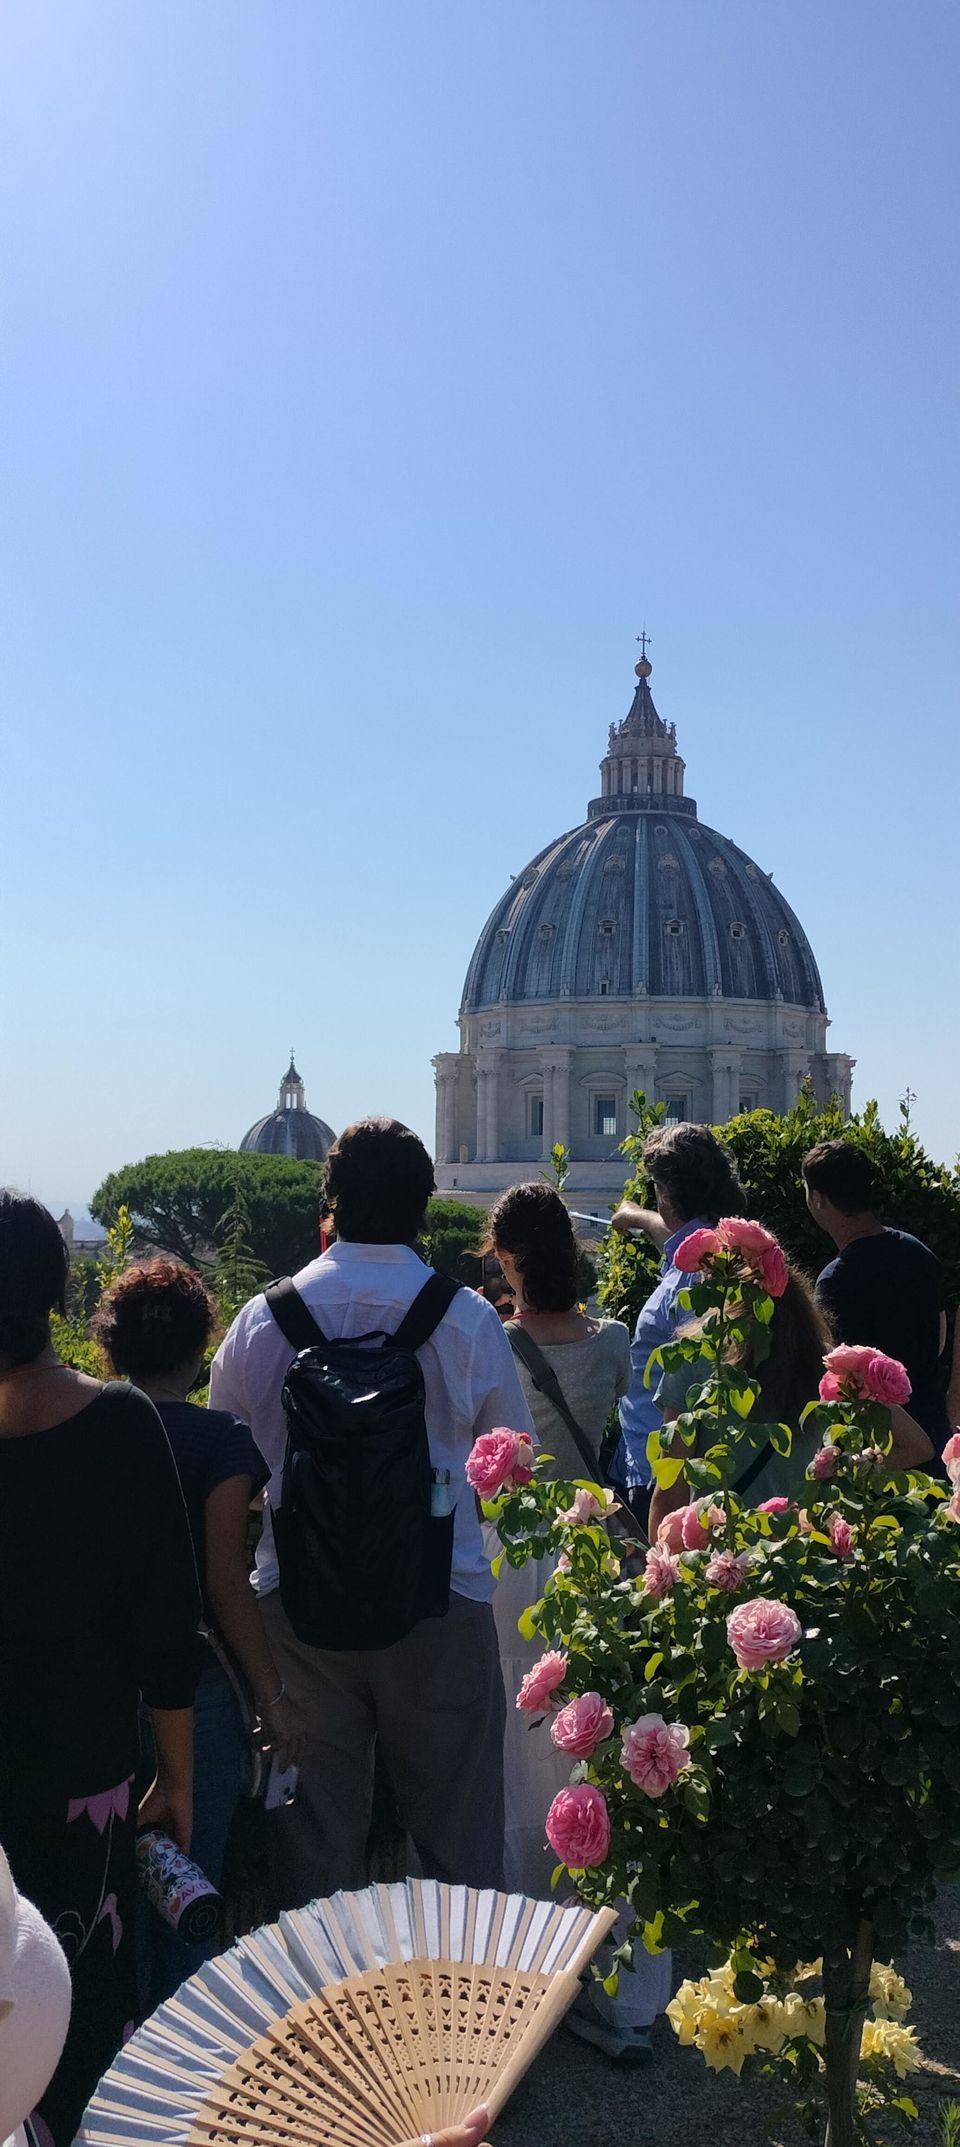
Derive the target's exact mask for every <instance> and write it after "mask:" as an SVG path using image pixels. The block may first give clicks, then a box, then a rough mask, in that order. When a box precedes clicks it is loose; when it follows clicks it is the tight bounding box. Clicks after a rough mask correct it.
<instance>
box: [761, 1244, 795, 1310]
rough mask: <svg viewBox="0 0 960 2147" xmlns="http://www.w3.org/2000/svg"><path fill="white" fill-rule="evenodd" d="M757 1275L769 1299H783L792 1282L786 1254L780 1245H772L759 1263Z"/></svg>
mask: <svg viewBox="0 0 960 2147" xmlns="http://www.w3.org/2000/svg"><path fill="white" fill-rule="evenodd" d="M757 1273H758V1275H759V1277H760V1280H761V1282H762V1284H763V1287H764V1289H765V1290H766V1293H767V1296H768V1297H782V1296H783V1293H784V1290H785V1289H786V1287H787V1283H788V1282H789V1280H790V1269H789V1267H788V1266H787V1259H786V1254H785V1253H784V1252H783V1251H782V1250H781V1248H780V1246H779V1245H771V1246H770V1248H769V1251H768V1252H765V1253H764V1254H763V1257H762V1259H761V1260H760V1261H759V1262H758V1265H757Z"/></svg>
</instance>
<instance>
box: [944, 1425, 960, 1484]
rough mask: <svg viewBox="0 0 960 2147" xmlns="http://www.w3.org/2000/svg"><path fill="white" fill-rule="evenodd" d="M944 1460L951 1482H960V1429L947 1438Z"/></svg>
mask: <svg viewBox="0 0 960 2147" xmlns="http://www.w3.org/2000/svg"><path fill="white" fill-rule="evenodd" d="M943 1461H944V1467H945V1468H946V1471H947V1475H948V1476H949V1478H950V1481H951V1483H952V1484H955V1483H960V1431H955V1432H954V1433H953V1434H952V1436H951V1437H950V1438H949V1439H948V1440H947V1443H946V1446H945V1447H944V1449H943Z"/></svg>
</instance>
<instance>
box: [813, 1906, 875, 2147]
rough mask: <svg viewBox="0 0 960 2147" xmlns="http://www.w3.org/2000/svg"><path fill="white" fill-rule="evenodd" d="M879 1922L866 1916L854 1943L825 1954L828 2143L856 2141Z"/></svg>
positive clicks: (837, 2146)
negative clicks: (863, 2046)
mask: <svg viewBox="0 0 960 2147" xmlns="http://www.w3.org/2000/svg"><path fill="white" fill-rule="evenodd" d="M872 1957H873V1925H872V1924H870V1923H865V1922H863V1921H862V1920H861V1922H860V1923H858V1925H857V1930H856V1935H855V1938H854V1941H853V1947H852V1949H850V1948H848V1947H846V1946H835V1947H834V1948H833V1949H832V1950H831V1951H830V1952H827V1951H825V1952H824V1956H823V1993H824V1999H825V2001H826V2015H827V2039H826V2048H825V2051H824V2057H825V2061H826V2085H827V2129H826V2133H825V2135H824V2147H855V2141H856V2136H857V2133H856V2126H857V2070H858V2066H859V2063H860V2041H861V2037H862V2035H863V2022H864V2016H865V2014H866V2010H867V2000H868V1996H869V1990H870V1963H871V1960H872Z"/></svg>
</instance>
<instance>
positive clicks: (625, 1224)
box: [610, 1200, 670, 1252]
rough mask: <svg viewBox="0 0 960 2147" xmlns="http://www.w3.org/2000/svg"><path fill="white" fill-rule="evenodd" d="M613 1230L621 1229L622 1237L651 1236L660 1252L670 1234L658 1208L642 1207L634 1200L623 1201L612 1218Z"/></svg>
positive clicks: (611, 1225) (611, 1226)
mask: <svg viewBox="0 0 960 2147" xmlns="http://www.w3.org/2000/svg"><path fill="white" fill-rule="evenodd" d="M610 1228H611V1230H619V1232H620V1235H621V1237H636V1236H643V1237H648V1238H651V1239H652V1241H653V1243H654V1245H655V1246H656V1247H657V1250H658V1252H662V1251H663V1248H664V1246H665V1244H666V1242H667V1239H668V1237H669V1235H670V1232H669V1230H668V1229H667V1226H666V1223H665V1222H664V1220H663V1216H662V1215H660V1214H659V1213H658V1211H657V1209H656V1208H641V1207H638V1206H637V1203H636V1201H634V1200H624V1201H622V1202H621V1204H620V1206H619V1208H618V1209H617V1210H616V1213H615V1214H614V1215H612V1216H611V1218H610Z"/></svg>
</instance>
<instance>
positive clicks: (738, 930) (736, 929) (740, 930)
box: [730, 924, 747, 939]
mask: <svg viewBox="0 0 960 2147" xmlns="http://www.w3.org/2000/svg"><path fill="white" fill-rule="evenodd" d="M746 936H747V927H746V925H745V924H732V925H731V926H730V937H731V939H746Z"/></svg>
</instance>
